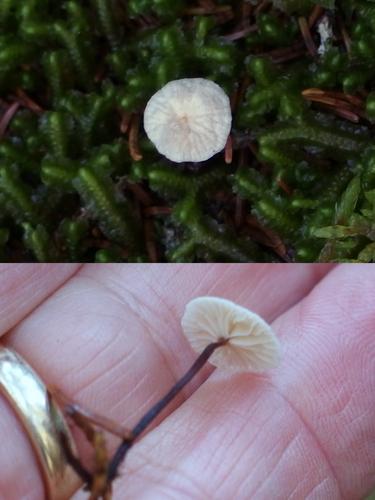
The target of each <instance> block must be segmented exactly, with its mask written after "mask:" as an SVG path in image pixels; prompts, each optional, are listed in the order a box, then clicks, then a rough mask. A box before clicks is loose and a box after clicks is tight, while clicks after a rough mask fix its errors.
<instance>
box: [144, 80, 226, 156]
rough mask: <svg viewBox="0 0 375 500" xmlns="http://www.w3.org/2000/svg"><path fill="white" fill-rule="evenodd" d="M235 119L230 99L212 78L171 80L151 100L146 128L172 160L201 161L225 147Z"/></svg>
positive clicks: (147, 112)
mask: <svg viewBox="0 0 375 500" xmlns="http://www.w3.org/2000/svg"><path fill="white" fill-rule="evenodd" d="M231 123H232V114H231V109H230V102H229V98H228V96H227V95H226V94H225V92H224V91H223V90H222V89H221V87H219V85H217V84H216V83H214V82H212V81H211V80H205V79H203V78H183V79H181V80H174V81H171V82H169V83H167V84H166V85H165V86H164V87H163V88H161V89H160V90H159V91H158V92H156V94H154V95H153V96H152V97H151V99H150V100H149V101H148V103H147V106H146V109H145V112H144V128H145V131H146V134H147V136H148V138H149V139H150V141H152V142H153V143H154V145H155V147H156V149H157V150H158V151H159V153H161V154H162V155H164V156H166V157H167V158H168V159H169V160H172V161H174V162H177V163H180V162H184V161H191V162H200V161H205V160H208V159H209V158H211V156H213V155H214V154H216V153H218V152H219V151H221V150H222V149H224V147H225V144H226V141H227V138H228V135H229V132H230V128H231Z"/></svg>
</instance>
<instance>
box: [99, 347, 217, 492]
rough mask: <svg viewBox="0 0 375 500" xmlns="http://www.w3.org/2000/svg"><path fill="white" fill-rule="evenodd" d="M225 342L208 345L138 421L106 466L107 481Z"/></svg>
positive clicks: (113, 476) (111, 479) (114, 476)
mask: <svg viewBox="0 0 375 500" xmlns="http://www.w3.org/2000/svg"><path fill="white" fill-rule="evenodd" d="M226 342H227V340H225V339H223V340H221V341H219V342H215V343H212V344H209V345H208V346H207V347H206V348H205V349H204V351H203V352H202V353H201V354H200V355H199V356H198V358H197V359H196V361H195V362H194V363H193V365H192V366H191V367H190V368H189V370H188V371H187V372H186V373H185V375H184V376H183V377H182V378H180V380H178V381H177V382H176V384H175V385H174V386H173V387H172V389H171V390H170V391H169V392H167V394H166V395H165V396H163V397H162V398H161V399H160V401H158V402H157V403H156V404H155V405H154V406H153V407H152V408H150V410H149V411H148V412H147V413H146V414H145V415H144V416H143V417H142V418H141V419H140V420H139V422H138V423H137V424H136V425H135V427H133V429H132V431H131V437H129V438H127V439H124V440H123V441H122V443H121V444H120V446H119V447H118V448H117V450H116V452H115V454H114V455H113V458H112V460H111V461H110V463H109V466H108V474H107V480H108V482H111V481H113V480H114V479H115V478H116V476H117V475H118V468H119V466H120V465H121V463H122V462H123V460H124V459H125V456H126V454H127V452H128V451H129V449H130V448H131V447H132V445H133V443H134V441H135V440H136V439H137V437H138V436H139V435H140V434H142V432H143V431H144V430H145V429H146V428H147V427H148V426H149V425H150V424H151V423H152V422H153V421H154V420H155V419H156V417H157V416H158V415H160V413H161V412H162V411H163V410H164V408H166V406H167V405H168V404H169V403H170V402H171V401H172V400H173V399H174V398H175V397H176V396H177V395H178V394H179V393H180V392H181V391H182V389H183V388H184V387H185V386H186V385H187V384H188V383H189V382H190V381H191V380H192V379H193V378H194V377H195V375H196V374H197V373H198V372H199V371H200V370H201V369H202V368H203V366H204V365H205V364H206V362H207V361H208V359H209V357H210V356H211V355H212V353H213V352H214V351H215V350H216V349H217V348H218V347H221V346H223V345H224V344H225V343H226Z"/></svg>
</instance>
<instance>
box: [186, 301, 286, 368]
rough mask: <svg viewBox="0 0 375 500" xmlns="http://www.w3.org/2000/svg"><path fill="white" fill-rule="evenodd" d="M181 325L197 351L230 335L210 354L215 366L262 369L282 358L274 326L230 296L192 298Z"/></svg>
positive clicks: (275, 363)
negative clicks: (226, 297)
mask: <svg viewBox="0 0 375 500" xmlns="http://www.w3.org/2000/svg"><path fill="white" fill-rule="evenodd" d="M181 325H182V328H183V331H184V333H185V335H186V337H187V338H188V340H189V341H190V344H191V345H192V347H193V349H194V350H195V351H197V352H198V353H201V352H202V351H203V350H204V349H205V348H206V347H207V345H209V344H211V343H213V342H217V341H218V340H219V339H229V340H228V342H227V343H226V344H224V345H223V346H222V347H219V348H218V349H216V351H215V352H214V353H213V354H212V356H211V357H210V359H209V361H210V363H212V364H213V365H215V366H218V367H223V368H229V369H231V370H235V371H252V372H261V371H263V370H266V369H268V368H274V367H276V366H277V364H278V362H279V359H280V344H279V341H278V339H277V338H276V336H275V334H274V333H273V331H272V329H271V327H270V326H269V325H268V324H267V323H266V322H265V321H264V320H263V319H262V318H261V317H260V316H258V315H257V314H255V313H253V312H251V311H249V310H248V309H245V308H244V307H241V306H239V305H237V304H235V303H234V302H231V301H229V300H225V299H221V298H218V297H198V298H196V299H193V300H192V301H191V302H189V303H188V304H187V306H186V309H185V313H184V316H183V318H182V320H181Z"/></svg>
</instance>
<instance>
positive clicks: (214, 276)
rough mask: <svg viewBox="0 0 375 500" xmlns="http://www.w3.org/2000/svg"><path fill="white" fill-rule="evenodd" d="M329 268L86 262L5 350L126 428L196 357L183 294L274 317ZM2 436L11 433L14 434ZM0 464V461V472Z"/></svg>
mask: <svg viewBox="0 0 375 500" xmlns="http://www.w3.org/2000/svg"><path fill="white" fill-rule="evenodd" d="M329 270H330V267H328V266H316V267H315V266H313V267H312V266H270V267H269V266H262V265H261V266H258V265H247V266H239V267H237V266H230V265H204V266H147V267H145V266H121V267H119V266H97V265H89V266H85V267H84V268H83V269H82V270H81V271H80V272H79V273H77V274H76V275H75V276H74V277H73V278H72V279H71V280H69V282H68V283H67V284H66V285H65V286H64V287H62V288H61V289H60V290H58V291H57V292H56V293H55V294H54V295H53V296H52V297H51V298H50V299H49V300H48V301H47V302H46V303H45V304H43V305H42V306H41V307H40V308H38V310H37V311H35V313H34V314H32V315H30V316H29V317H28V318H27V319H26V320H25V321H24V322H23V323H22V324H20V325H19V326H18V327H17V328H16V329H15V331H14V332H13V333H12V335H11V336H10V337H9V344H10V345H11V346H13V347H14V348H15V349H16V350H17V351H18V352H20V354H21V355H23V356H24V357H25V358H26V359H28V360H29V361H30V362H31V364H32V365H33V366H34V367H35V369H36V370H37V371H38V372H39V373H40V375H41V376H42V378H43V379H44V380H48V381H49V382H50V383H51V384H53V385H58V386H59V387H60V388H61V389H62V390H63V391H65V392H66V393H67V394H68V395H69V396H72V397H74V398H75V399H77V400H78V401H79V402H81V403H82V404H84V405H85V406H87V407H88V408H90V409H92V410H93V411H96V412H99V413H100V412H101V413H104V414H105V415H106V416H109V417H112V418H114V419H115V420H116V421H118V422H122V423H123V424H125V425H126V426H131V425H133V424H134V423H135V422H136V420H137V419H138V418H139V417H140V416H141V415H142V414H143V413H144V412H145V410H146V409H148V408H149V407H150V406H151V404H153V403H154V402H155V401H156V400H158V399H159V398H160V397H161V396H162V395H163V394H164V393H165V392H166V391H167V390H168V389H169V388H170V387H171V385H172V384H173V383H174V381H175V379H176V378H177V377H179V376H180V375H181V373H183V371H184V370H185V369H186V368H187V366H188V365H189V364H190V363H191V362H192V360H193V358H194V354H193V353H192V351H191V350H190V348H189V346H188V345H187V344H186V342H185V340H184V338H183V336H182V335H181V332H180V325H179V321H180V317H181V315H182V312H183V309H184V306H185V303H186V302H187V301H188V300H190V298H192V297H194V296H197V295H202V294H213V295H225V296H226V297H228V298H231V299H233V300H236V301H239V302H240V303H242V304H244V305H245V306H249V307H252V308H253V309H254V310H256V311H258V312H261V313H262V314H263V315H264V316H265V317H266V318H268V319H269V318H274V317H275V316H276V315H277V314H279V313H280V312H281V311H283V310H285V309H287V308H288V307H290V305H292V304H294V303H296V302H298V300H300V299H301V298H302V297H303V296H304V295H305V294H306V293H307V292H308V291H309V290H310V289H311V288H312V287H313V286H314V285H315V284H316V282H317V281H318V280H319V279H320V277H321V276H322V275H323V274H324V273H327V272H328V271H329ZM277 290H280V292H279V293H277ZM206 375H207V373H206ZM204 376H205V375H204V374H203V375H202V376H201V379H200V380H202V379H203V377H204ZM191 390H192V388H191V387H190V388H189V391H188V392H187V393H186V395H187V394H189V393H190V391H191ZM186 395H185V396H186ZM181 401H182V399H180V400H179V401H176V402H175V404H174V406H173V405H171V408H168V411H171V410H172V409H173V408H174V407H176V405H178V404H179V403H181ZM5 435H9V436H11V429H8V434H5ZM9 439H10V437H9ZM16 449H17V447H16ZM17 451H19V450H17ZM0 453H1V450H0ZM3 459H4V458H3ZM1 460H2V458H1V455H0V466H1ZM1 480H2V481H3V485H2V487H3V488H5V487H7V488H12V485H13V484H14V481H15V476H14V475H13V476H12V474H11V472H8V476H7V477H5V476H2V478H1ZM35 481H37V479H36V480H35ZM20 483H21V481H19V483H18V485H17V488H20V487H21V486H20ZM24 487H25V488H30V483H28V484H25V485H24ZM18 491H19V490H18Z"/></svg>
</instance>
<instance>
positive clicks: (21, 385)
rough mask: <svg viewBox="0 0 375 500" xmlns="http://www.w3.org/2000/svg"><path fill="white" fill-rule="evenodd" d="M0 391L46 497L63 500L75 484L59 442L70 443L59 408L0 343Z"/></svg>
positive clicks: (21, 361) (25, 366)
mask: <svg viewBox="0 0 375 500" xmlns="http://www.w3.org/2000/svg"><path fill="white" fill-rule="evenodd" d="M0 392H1V393H2V394H4V396H5V397H6V398H7V400H8V401H9V403H10V404H11V406H12V408H13V410H14V411H15V413H16V414H17V416H18V417H19V418H20V420H21V422H22V424H23V426H24V428H25V430H26V432H27V434H28V436H29V439H30V441H31V444H32V446H33V449H34V452H35V454H36V457H37V459H38V463H39V466H40V469H41V472H42V475H43V479H44V484H45V490H46V498H47V499H49V500H66V499H67V498H69V497H70V495H71V494H72V488H74V486H75V485H76V484H77V477H76V476H75V473H74V472H73V470H72V469H71V468H70V467H69V465H68V462H67V460H66V456H65V453H64V449H63V446H62V444H61V437H62V436H63V437H64V439H65V441H66V442H67V443H69V445H70V446H71V448H72V449H73V450H74V449H75V447H74V443H73V439H72V436H71V434H70V431H69V428H68V426H67V423H66V422H65V419H64V416H63V414H62V412H61V410H60V409H59V408H58V407H57V405H56V404H55V403H54V401H53V400H52V399H51V398H50V396H49V394H48V390H47V388H46V386H45V385H44V383H43V382H42V381H41V379H40V378H39V377H38V375H37V374H36V373H35V372H34V370H33V369H32V368H31V367H30V366H29V365H28V364H27V363H26V361H25V360H24V359H22V358H21V356H19V355H18V354H16V353H15V352H14V351H12V350H10V349H7V348H6V347H2V346H0Z"/></svg>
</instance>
